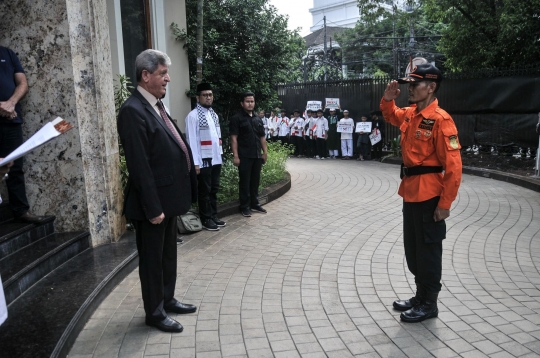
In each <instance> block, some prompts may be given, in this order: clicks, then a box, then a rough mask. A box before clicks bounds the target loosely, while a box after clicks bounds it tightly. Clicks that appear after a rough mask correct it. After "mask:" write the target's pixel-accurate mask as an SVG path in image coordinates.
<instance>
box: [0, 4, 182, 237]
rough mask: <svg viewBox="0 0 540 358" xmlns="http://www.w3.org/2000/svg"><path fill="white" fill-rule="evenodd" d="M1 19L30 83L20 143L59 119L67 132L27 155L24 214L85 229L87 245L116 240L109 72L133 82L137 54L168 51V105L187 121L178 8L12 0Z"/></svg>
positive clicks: (118, 206)
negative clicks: (27, 208)
mask: <svg viewBox="0 0 540 358" xmlns="http://www.w3.org/2000/svg"><path fill="white" fill-rule="evenodd" d="M0 13H1V14H2V17H3V18H4V20H5V21H1V22H0V45H2V46H6V47H9V48H11V49H12V50H13V51H14V52H15V53H16V54H17V56H18V57H19V59H20V61H21V63H22V65H23V67H24V68H25V71H26V76H27V79H28V85H29V93H28V94H27V95H26V97H25V98H24V99H23V100H22V102H21V104H22V108H23V117H24V121H25V122H24V124H23V132H24V137H25V138H28V137H29V136H31V135H32V134H33V133H35V132H36V131H37V130H38V129H39V128H41V127H42V126H43V125H44V124H45V123H47V122H48V121H51V120H52V119H54V118H55V117H57V116H60V117H62V118H64V119H65V120H67V121H68V122H70V123H72V124H73V127H74V128H73V129H72V130H70V131H68V132H66V133H65V134H63V135H62V136H60V137H58V138H56V139H55V140H53V141H52V142H50V143H47V144H46V145H44V146H43V147H40V148H38V149H36V150H35V151H33V152H32V153H30V154H29V155H27V156H26V157H25V165H24V170H25V173H26V174H25V179H26V187H27V195H28V199H29V202H30V207H31V210H32V211H33V212H34V213H36V214H38V215H56V217H57V219H56V222H55V226H56V230H57V231H75V230H89V231H90V234H91V236H92V245H93V246H96V245H100V244H104V243H108V242H112V241H116V240H118V238H119V237H120V236H121V234H122V233H123V232H124V230H125V222H124V220H123V218H122V206H123V195H122V188H121V184H120V171H119V149H118V134H117V131H116V116H115V107H114V85H115V83H116V81H115V79H116V75H117V74H127V75H128V76H130V77H132V78H133V77H134V69H133V63H134V61H135V56H136V55H137V54H138V53H139V52H141V51H142V50H144V49H147V48H155V49H158V50H161V51H165V52H167V53H168V54H169V56H170V57H171V60H172V67H171V69H170V74H171V78H172V81H171V83H170V88H169V91H168V98H166V99H165V104H166V105H167V106H168V107H169V108H170V110H171V114H172V116H173V118H185V116H186V114H187V113H188V112H189V110H190V100H189V98H188V97H186V95H185V91H186V90H188V89H189V72H188V60H187V54H186V52H185V50H184V49H183V48H182V45H183V43H180V42H177V41H176V40H175V38H174V36H173V35H172V33H171V31H170V29H169V26H170V24H171V23H172V22H175V23H177V24H178V25H179V26H180V28H186V11H185V1H184V0H12V1H0ZM7 19H17V20H16V21H8V20H7ZM133 80H134V78H133ZM134 82H135V81H134ZM179 124H180V125H181V126H183V123H179Z"/></svg>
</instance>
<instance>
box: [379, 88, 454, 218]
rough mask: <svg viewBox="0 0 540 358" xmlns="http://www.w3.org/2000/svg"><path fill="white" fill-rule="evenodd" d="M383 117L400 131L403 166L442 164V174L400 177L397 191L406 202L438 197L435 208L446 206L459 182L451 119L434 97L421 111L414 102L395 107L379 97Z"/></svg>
mask: <svg viewBox="0 0 540 358" xmlns="http://www.w3.org/2000/svg"><path fill="white" fill-rule="evenodd" d="M381 111H382V113H383V116H384V119H386V120H387V121H388V122H390V123H391V124H393V125H395V126H397V127H399V128H400V130H401V151H402V156H403V163H404V165H405V166H406V167H414V166H419V165H423V166H442V167H443V169H444V173H430V174H422V175H414V176H410V177H408V176H406V177H403V180H402V181H401V185H400V186H399V191H398V194H399V195H401V196H402V197H403V200H405V201H406V202H420V201H425V200H429V199H431V198H433V197H436V196H440V197H441V198H440V200H439V204H438V207H439V208H441V209H450V206H451V205H452V202H453V201H454V199H455V198H456V196H457V192H458V189H459V185H460V183H461V154H460V152H459V150H460V149H461V145H460V144H459V140H458V137H457V128H456V125H455V124H454V120H453V119H452V117H450V115H449V114H448V113H446V112H445V111H444V110H443V109H442V108H439V102H438V101H437V99H435V100H434V101H433V102H432V103H431V104H430V105H429V106H427V107H426V108H424V109H423V110H422V112H420V113H417V112H416V105H415V104H413V105H411V106H410V107H405V108H399V107H397V106H396V104H395V102H394V101H389V102H387V101H385V100H384V98H383V99H382V100H381Z"/></svg>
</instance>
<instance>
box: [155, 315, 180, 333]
mask: <svg viewBox="0 0 540 358" xmlns="http://www.w3.org/2000/svg"><path fill="white" fill-rule="evenodd" d="M146 325H147V326H152V327H156V328H157V329H159V330H160V331H163V332H172V333H180V332H182V331H183V330H184V327H182V325H181V324H180V323H178V322H176V321H175V320H174V319H172V318H170V317H165V319H163V321H153V320H151V319H148V318H147V319H146Z"/></svg>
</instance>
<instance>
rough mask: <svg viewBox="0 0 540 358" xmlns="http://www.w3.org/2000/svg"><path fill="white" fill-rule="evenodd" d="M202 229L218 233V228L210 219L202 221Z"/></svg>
mask: <svg viewBox="0 0 540 358" xmlns="http://www.w3.org/2000/svg"><path fill="white" fill-rule="evenodd" d="M202 227H203V228H205V229H206V230H210V231H218V230H219V228H218V227H217V225H216V223H215V222H214V220H212V219H206V220H203V221H202Z"/></svg>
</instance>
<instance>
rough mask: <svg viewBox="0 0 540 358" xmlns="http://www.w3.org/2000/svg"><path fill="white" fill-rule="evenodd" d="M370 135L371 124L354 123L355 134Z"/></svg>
mask: <svg viewBox="0 0 540 358" xmlns="http://www.w3.org/2000/svg"><path fill="white" fill-rule="evenodd" d="M360 132H364V133H370V132H371V122H358V123H356V133H360Z"/></svg>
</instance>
